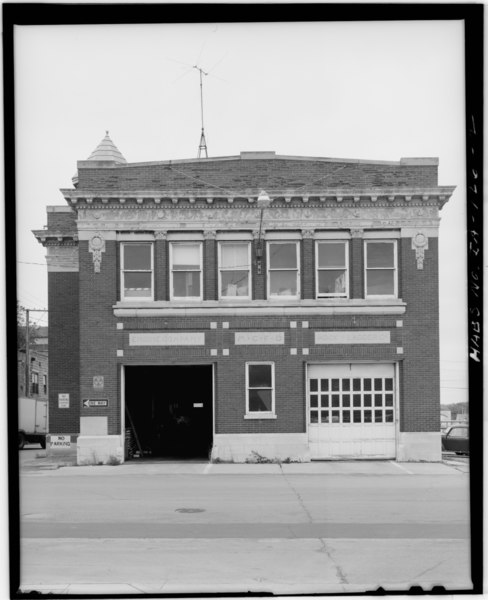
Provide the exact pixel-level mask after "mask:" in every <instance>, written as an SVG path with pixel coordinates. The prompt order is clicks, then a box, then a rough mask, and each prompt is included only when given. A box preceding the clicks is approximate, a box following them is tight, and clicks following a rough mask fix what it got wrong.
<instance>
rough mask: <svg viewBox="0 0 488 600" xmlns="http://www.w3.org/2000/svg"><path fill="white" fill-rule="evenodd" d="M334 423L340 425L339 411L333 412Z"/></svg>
mask: <svg viewBox="0 0 488 600" xmlns="http://www.w3.org/2000/svg"><path fill="white" fill-rule="evenodd" d="M332 423H339V411H338V410H333V411H332Z"/></svg>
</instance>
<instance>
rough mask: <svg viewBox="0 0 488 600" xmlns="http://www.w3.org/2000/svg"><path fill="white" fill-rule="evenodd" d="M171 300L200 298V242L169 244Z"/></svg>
mask: <svg viewBox="0 0 488 600" xmlns="http://www.w3.org/2000/svg"><path fill="white" fill-rule="evenodd" d="M170 264H171V268H170V272H171V282H170V289H171V300H176V299H178V300H181V299H185V300H201V299H202V244H201V243H200V242H174V243H171V244H170Z"/></svg>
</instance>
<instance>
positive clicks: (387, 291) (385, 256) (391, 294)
mask: <svg viewBox="0 0 488 600" xmlns="http://www.w3.org/2000/svg"><path fill="white" fill-rule="evenodd" d="M365 264H366V269H365V271H366V273H365V286H366V298H375V297H388V298H396V297H397V295H398V274H397V243H396V240H384V241H383V240H382V241H379V240H378V241H376V240H375V241H367V242H365Z"/></svg>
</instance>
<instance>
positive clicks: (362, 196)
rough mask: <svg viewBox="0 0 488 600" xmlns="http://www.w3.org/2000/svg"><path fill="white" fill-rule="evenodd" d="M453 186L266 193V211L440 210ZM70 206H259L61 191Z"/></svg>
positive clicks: (153, 194) (245, 201)
mask: <svg viewBox="0 0 488 600" xmlns="http://www.w3.org/2000/svg"><path fill="white" fill-rule="evenodd" d="M454 189H455V188H454V187H453V186H439V187H434V188H372V189H339V188H329V189H317V190H310V189H308V190H307V193H306V194H297V192H296V191H294V190H275V191H272V192H268V193H267V197H269V200H270V204H269V205H268V208H270V209H273V207H289V208H294V207H295V208H296V207H297V206H305V205H306V206H311V205H314V206H321V207H324V208H325V207H327V206H337V204H338V203H339V204H341V205H344V206H349V205H351V206H361V207H365V208H367V207H368V206H372V205H373V206H388V205H391V204H394V205H395V206H397V205H399V206H401V205H405V204H408V205H409V206H423V205H435V206H438V207H439V208H441V207H442V206H443V204H444V203H445V202H447V200H448V199H449V197H450V196H451V195H452V193H453V192H454ZM61 192H62V194H63V196H64V197H65V199H66V201H67V202H68V203H69V205H70V206H71V207H72V208H74V209H77V208H78V207H84V208H91V209H96V208H101V207H103V208H134V207H139V206H140V207H141V208H142V207H144V208H160V207H164V208H187V209H192V208H196V207H198V208H204V207H205V208H208V209H211V210H214V209H219V208H225V207H229V206H231V205H233V206H236V207H238V208H243V207H246V206H247V207H249V208H255V206H257V204H258V194H259V192H258V191H256V190H252V191H250V190H241V191H240V192H236V193H228V194H224V193H214V192H213V191H206V192H203V193H202V191H201V190H192V189H181V190H166V191H164V192H161V190H145V191H118V192H111V191H107V190H85V191H84V190H79V189H75V190H71V189H62V190H61Z"/></svg>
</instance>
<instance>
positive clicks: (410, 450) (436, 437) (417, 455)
mask: <svg viewBox="0 0 488 600" xmlns="http://www.w3.org/2000/svg"><path fill="white" fill-rule="evenodd" d="M397 460H398V462H418V461H425V462H440V461H441V460H442V444H441V434H440V432H437V431H430V432H425V431H422V432H412V431H408V432H407V431H400V432H399V434H398V443H397Z"/></svg>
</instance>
